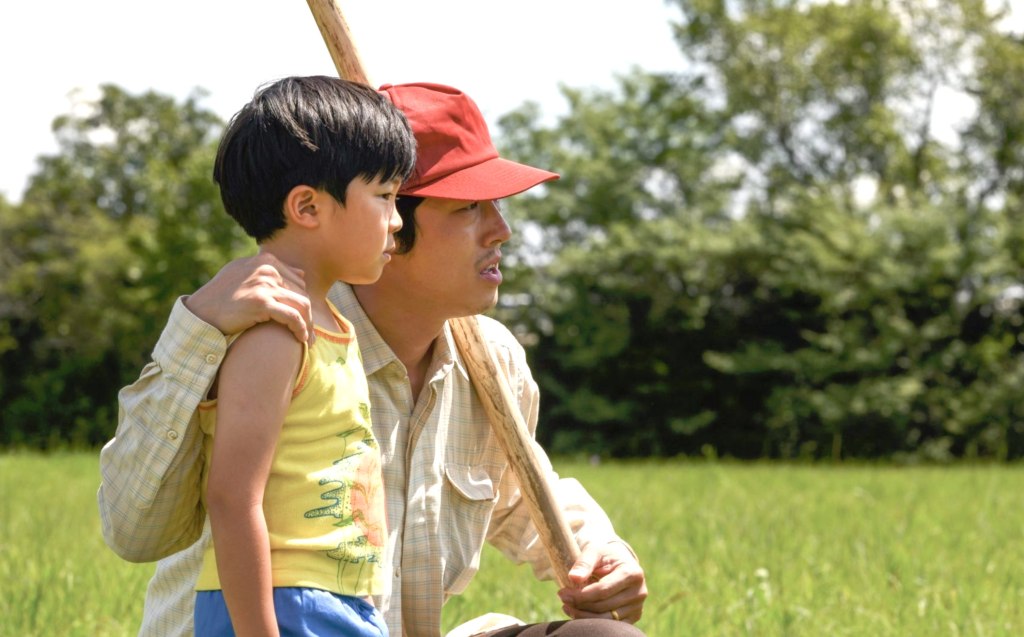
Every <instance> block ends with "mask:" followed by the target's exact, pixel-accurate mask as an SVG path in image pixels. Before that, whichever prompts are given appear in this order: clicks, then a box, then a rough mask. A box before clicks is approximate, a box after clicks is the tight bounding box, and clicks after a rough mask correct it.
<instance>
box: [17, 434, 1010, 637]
mask: <svg viewBox="0 0 1024 637" xmlns="http://www.w3.org/2000/svg"><path fill="white" fill-rule="evenodd" d="M556 464H557V465H558V468H559V470H560V471H561V473H562V474H563V475H571V476H574V477H576V478H578V479H579V480H580V481H581V482H583V484H584V485H585V486H586V487H587V488H588V489H589V490H590V491H591V493H593V494H594V496H595V497H596V498H597V499H598V500H599V501H600V502H602V503H603V504H604V505H605V506H606V509H607V510H608V512H609V515H610V516H611V517H612V520H613V521H614V522H615V524H616V526H617V528H619V530H620V532H621V533H622V535H623V536H624V537H626V538H627V539H628V540H629V541H630V542H631V543H632V545H633V547H634V548H635V549H636V551H637V552H638V553H639V555H640V557H641V559H642V560H643V564H644V566H645V568H646V570H647V575H648V582H649V588H650V597H649V599H648V603H647V606H646V613H645V616H644V619H643V620H642V621H641V623H640V626H641V627H642V628H643V629H644V630H645V631H646V632H647V633H648V635H650V636H651V637H668V636H675V635H701V636H704V637H706V636H716V635H720V636H734V635H751V636H764V637H769V636H787V637H788V636H794V637H797V636H816V637H817V636H840V635H856V636H872V637H874V636H885V635H891V636H894V637H895V636H900V637H906V636H921V637H926V636H927V637H934V636H939V635H949V636H959V635H971V636H976V637H988V636H997V635H1001V636H1007V637H1009V636H1011V635H1012V636H1017V635H1021V634H1024V506H1022V504H1024V467H1018V466H1010V467H1007V466H959V467H950V468H924V467H917V468H891V467H873V466H841V467H811V466H787V465H770V464H749V465H740V464H729V463H718V464H705V463H670V462H646V463H628V464H617V463H616V464H604V465H601V466H596V467H591V466H589V465H587V464H584V463H570V462H558V463H556ZM98 476H99V473H98V468H97V459H96V454H95V453H91V454H86V453H78V454H58V455H51V456H43V455H35V454H8V455H0V488H2V490H3V494H4V496H5V497H4V498H3V500H2V504H0V551H2V556H3V559H2V560H0V618H3V619H2V620H0V636H14V635H18V636H22V637H27V636H33V635H67V636H78V635H81V636H83V637H84V636H90V637H92V636H115V635H116V636H120V635H133V634H134V633H135V631H136V629H137V627H138V622H139V618H140V617H141V612H142V600H143V596H144V594H145V586H146V582H147V580H148V578H149V576H150V574H151V573H152V566H150V565H142V566H139V565H132V564H127V563H125V562H122V561H121V560H119V559H118V558H117V557H116V556H115V555H114V554H113V553H111V552H110V551H109V550H108V549H106V547H105V546H104V544H103V540H102V538H101V537H100V532H99V520H98V516H97V513H96V497H95V496H96V487H97V485H98V479H99V478H98ZM554 591H555V587H554V585H553V584H551V583H549V582H536V581H534V580H533V578H532V576H531V574H530V571H529V569H528V567H525V566H518V567H517V566H513V565H511V564H509V563H508V562H507V561H505V560H504V558H502V557H501V556H500V555H499V554H498V553H497V552H496V551H493V550H490V549H488V551H487V552H485V554H484V558H483V563H482V566H481V574H480V575H478V576H477V578H476V580H474V582H473V583H472V584H471V585H470V588H469V590H467V591H466V594H465V595H463V596H461V597H457V598H455V599H453V600H452V601H451V602H449V604H448V606H447V607H446V608H445V617H444V620H445V626H446V627H451V626H454V625H455V624H458V623H459V622H461V621H464V620H465V619H468V618H470V617H472V616H474V615H477V614H480V613H483V612H487V611H495V612H504V613H508V614H512V615H516V616H518V617H521V618H523V619H525V620H528V621H536V620H541V619H550V618H557V617H558V616H559V615H560V611H559V603H558V600H557V598H555V596H554Z"/></svg>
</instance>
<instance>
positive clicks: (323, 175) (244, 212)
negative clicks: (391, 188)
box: [213, 76, 416, 242]
mask: <svg viewBox="0 0 1024 637" xmlns="http://www.w3.org/2000/svg"><path fill="white" fill-rule="evenodd" d="M415 165H416V141H415V138H414V137H413V134H412V129H411V128H410V127H409V123H408V121H406V119H405V116H404V115H402V112H401V111H400V110H398V108H397V107H395V105H394V104H392V103H391V101H390V100H389V99H388V98H387V97H385V96H383V95H381V94H379V93H378V92H377V91H375V90H373V89H372V88H370V87H368V86H365V85H362V84H357V83H354V82H348V81H345V80H341V79H338V78H332V77H326V76H311V77H288V78H284V79H282V80H278V81H277V82H274V83H272V84H269V85H266V86H264V87H261V88H260V89H259V90H257V92H256V94H255V96H254V97H253V99H252V100H251V101H250V102H249V103H248V104H246V105H245V106H244V107H243V108H242V110H240V111H239V112H238V113H236V114H235V116H234V117H232V118H231V121H230V123H229V124H228V127H227V129H226V130H225V131H224V135H223V137H222V138H221V141H220V146H219V147H218V148H217V159H216V162H215V164H214V168H213V179H214V181H215V182H216V183H217V184H218V185H219V186H220V196H221V201H222V202H223V203H224V208H225V209H226V210H227V212H228V214H230V215H231V216H232V217H234V219H235V220H236V221H238V223H239V224H240V225H241V226H242V228H243V229H244V230H245V232H246V233H247V234H249V236H251V237H253V238H254V239H256V241H258V242H261V241H264V240H266V239H269V238H270V237H271V236H272V235H273V234H274V232H276V231H277V230H279V229H281V228H283V227H284V226H285V219H284V213H283V210H282V208H283V206H284V199H285V197H286V196H287V194H288V192H290V191H291V189H292V188H294V187H295V186H298V185H301V184H304V185H307V186H311V187H313V188H316V189H318V190H325V191H327V192H328V193H330V194H331V195H332V196H333V197H334V198H335V199H337V200H338V202H339V203H341V204H344V203H345V191H346V189H347V188H348V185H349V183H350V182H351V181H352V180H353V179H355V178H356V177H361V178H362V179H364V180H366V181H370V180H371V179H373V178H374V177H377V176H378V175H379V176H381V178H382V179H383V180H384V181H390V180H392V179H396V178H397V179H398V180H399V181H404V180H405V179H406V178H408V176H409V175H410V174H411V173H412V170H413V167H414V166H415Z"/></svg>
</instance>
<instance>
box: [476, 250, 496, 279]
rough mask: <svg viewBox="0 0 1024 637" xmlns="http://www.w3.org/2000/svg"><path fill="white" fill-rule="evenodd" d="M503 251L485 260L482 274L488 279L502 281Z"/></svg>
mask: <svg viewBox="0 0 1024 637" xmlns="http://www.w3.org/2000/svg"><path fill="white" fill-rule="evenodd" d="M500 264H501V253H498V254H496V255H493V256H491V257H490V258H489V259H487V260H486V261H485V262H484V264H483V265H484V267H483V269H481V270H480V275H481V276H483V277H484V278H486V279H490V280H492V281H497V282H498V283H501V268H500Z"/></svg>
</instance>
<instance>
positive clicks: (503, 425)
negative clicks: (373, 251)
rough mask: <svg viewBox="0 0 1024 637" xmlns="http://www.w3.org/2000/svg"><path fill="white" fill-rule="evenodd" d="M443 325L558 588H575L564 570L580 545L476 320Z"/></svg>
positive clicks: (451, 322)
mask: <svg viewBox="0 0 1024 637" xmlns="http://www.w3.org/2000/svg"><path fill="white" fill-rule="evenodd" d="M448 324H449V325H450V326H451V330H452V336H454V337H455V346H456V347H457V348H458V349H459V354H461V355H462V360H463V362H464V363H466V368H467V371H468V372H469V376H470V378H471V379H472V381H473V387H474V388H475V389H476V393H477V396H478V397H479V398H480V402H481V403H483V406H484V410H485V411H486V412H487V416H488V417H489V418H490V420H491V426H492V428H493V430H494V434H495V436H496V437H497V438H498V443H499V444H500V445H501V447H502V449H503V450H504V451H505V456H506V458H507V460H508V463H509V465H510V466H511V467H512V471H513V472H514V473H515V476H516V478H517V479H518V480H519V488H520V491H521V493H522V496H523V499H524V500H525V501H526V503H527V508H528V510H529V512H530V518H531V519H532V520H533V524H534V526H535V527H537V532H538V534H539V535H540V539H541V542H542V543H543V544H544V548H545V549H547V552H548V558H549V559H550V560H551V567H552V569H553V571H554V573H555V580H556V581H557V582H558V584H559V585H560V586H562V587H563V588H565V587H575V585H574V584H573V583H572V581H570V580H569V569H570V568H571V567H572V565H573V563H574V562H576V558H578V557H579V547H578V546H577V544H576V539H575V538H574V537H573V535H572V530H571V529H570V528H569V524H568V523H567V522H566V521H565V516H564V515H562V509H561V507H560V506H559V505H558V501H557V499H556V498H555V494H554V491H553V490H552V488H551V483H550V482H549V481H548V474H547V472H545V471H544V470H543V468H542V466H541V463H540V460H539V458H538V456H537V452H536V448H535V447H534V441H533V438H532V437H531V436H530V432H529V430H528V429H527V428H526V423H525V422H524V421H523V415H522V413H521V412H520V411H519V407H518V406H517V405H516V404H515V399H514V398H513V397H512V390H511V389H510V388H509V386H508V382H507V381H506V379H505V376H504V375H503V374H501V372H500V371H499V370H498V366H497V363H495V360H494V356H493V353H492V352H491V348H490V347H489V346H488V344H487V341H485V340H484V337H483V334H482V333H481V331H480V325H479V321H478V319H477V317H475V316H467V317H463V318H457V319H451V320H449V321H448Z"/></svg>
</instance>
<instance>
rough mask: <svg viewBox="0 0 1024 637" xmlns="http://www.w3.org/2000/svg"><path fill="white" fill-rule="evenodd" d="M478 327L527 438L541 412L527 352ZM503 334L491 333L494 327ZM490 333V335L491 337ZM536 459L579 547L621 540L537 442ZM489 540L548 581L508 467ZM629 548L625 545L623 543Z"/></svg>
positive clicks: (549, 573)
mask: <svg viewBox="0 0 1024 637" xmlns="http://www.w3.org/2000/svg"><path fill="white" fill-rule="evenodd" d="M485 321H486V319H482V320H481V327H482V328H485V333H488V336H489V338H488V340H490V341H491V343H492V347H493V351H494V352H495V354H496V358H497V359H498V366H499V368H500V369H501V370H502V371H504V372H505V376H506V378H508V379H509V382H510V386H511V388H512V393H513V395H515V396H516V397H517V398H518V401H519V408H520V411H521V413H522V414H523V419H524V421H525V423H526V426H527V428H528V429H529V431H530V435H531V436H536V432H537V416H538V413H539V411H540V390H539V388H538V387H537V383H536V382H535V381H534V379H533V375H532V374H531V373H530V369H529V366H528V365H527V363H526V353H525V352H524V351H523V349H522V347H521V346H520V345H519V344H518V342H515V340H514V338H513V337H512V335H511V334H510V333H509V332H508V331H507V330H505V328H504V327H501V326H500V324H497V323H495V322H489V323H491V324H490V325H488V326H487V327H485ZM499 329H500V331H501V332H503V333H504V335H507V337H499V336H498V335H496V334H495V331H496V330H499ZM492 335H493V336H494V337H493V338H491V337H492ZM534 451H535V452H536V454H537V459H538V461H539V462H540V464H541V466H542V467H543V469H544V471H545V472H546V473H547V475H548V480H549V482H550V484H551V485H552V491H553V492H554V495H555V498H556V499H557V500H558V503H559V506H560V508H561V509H562V512H563V514H564V516H565V519H566V522H567V523H568V524H569V528H570V529H571V530H572V533H573V536H574V537H575V538H576V542H577V544H578V545H579V546H580V548H581V549H582V548H585V547H586V546H587V545H588V544H590V543H592V542H599V543H607V542H614V541H622V540H621V539H620V538H619V537H618V536H617V535H616V534H615V529H614V528H613V526H612V523H611V520H610V519H609V518H608V516H607V514H605V512H604V510H602V509H601V507H600V505H598V503H597V502H596V501H595V500H594V498H593V497H591V496H590V494H589V493H587V490H586V489H584V488H583V485H581V484H580V483H579V481H577V480H575V479H573V478H560V477H559V476H558V474H557V473H556V472H555V471H554V469H553V468H552V466H551V460H550V459H549V458H548V456H547V454H546V453H545V452H544V450H543V449H542V448H541V446H540V445H539V444H537V443H536V442H534ZM487 539H488V541H489V542H490V543H491V544H493V545H494V546H495V547H496V548H497V549H498V550H500V551H501V552H502V553H503V554H504V555H505V556H506V557H508V558H509V559H511V560H512V561H514V562H516V563H522V562H528V563H530V565H531V566H532V568H533V571H534V574H535V575H536V576H537V577H538V578H540V579H552V578H553V577H554V571H553V570H552V568H551V562H550V560H549V558H548V553H547V550H546V549H545V548H544V546H543V544H542V542H541V540H540V535H539V534H538V532H537V529H536V527H535V526H534V525H533V522H532V521H531V520H530V514H529V510H528V508H527V504H526V501H525V500H524V499H523V497H522V494H521V492H520V490H519V483H518V481H517V480H516V478H515V476H514V475H513V472H512V471H511V470H507V471H505V473H504V474H503V476H502V479H501V482H500V484H499V486H498V498H497V501H496V507H495V510H494V515H493V517H492V518H491V525H490V528H489V529H488V532H487ZM627 546H628V545H627Z"/></svg>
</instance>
